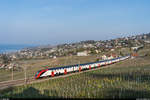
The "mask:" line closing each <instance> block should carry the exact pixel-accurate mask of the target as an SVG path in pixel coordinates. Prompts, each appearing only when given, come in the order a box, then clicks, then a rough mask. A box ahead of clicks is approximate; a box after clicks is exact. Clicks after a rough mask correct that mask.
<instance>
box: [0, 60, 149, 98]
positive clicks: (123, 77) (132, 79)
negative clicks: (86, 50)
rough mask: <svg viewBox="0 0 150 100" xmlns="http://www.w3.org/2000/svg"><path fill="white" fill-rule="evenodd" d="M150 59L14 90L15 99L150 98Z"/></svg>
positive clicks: (5, 93) (6, 92)
mask: <svg viewBox="0 0 150 100" xmlns="http://www.w3.org/2000/svg"><path fill="white" fill-rule="evenodd" d="M149 59H150V57H142V58H135V59H129V60H126V61H122V62H119V63H116V64H113V65H110V66H109V68H105V69H98V70H95V71H90V72H84V73H81V74H78V75H73V76H69V77H66V78H59V79H53V80H48V81H44V82H41V83H34V84H28V85H24V86H18V87H10V88H8V89H5V90H2V91H1V92H0V95H1V97H12V98H150V62H149Z"/></svg>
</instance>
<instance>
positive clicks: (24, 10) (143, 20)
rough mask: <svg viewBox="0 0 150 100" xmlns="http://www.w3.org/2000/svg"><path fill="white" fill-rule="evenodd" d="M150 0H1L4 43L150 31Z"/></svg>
mask: <svg viewBox="0 0 150 100" xmlns="http://www.w3.org/2000/svg"><path fill="white" fill-rule="evenodd" d="M149 5H150V0H0V44H39V45H43V44H44V45H45V44H52V45H55V44H62V43H72V42H79V41H84V40H107V39H113V38H117V37H124V36H131V35H135V34H142V33H148V32H150V28H149V26H150V6H149Z"/></svg>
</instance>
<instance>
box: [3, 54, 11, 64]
mask: <svg viewBox="0 0 150 100" xmlns="http://www.w3.org/2000/svg"><path fill="white" fill-rule="evenodd" d="M10 61H11V58H10V57H8V56H7V55H6V54H3V55H2V62H3V63H4V64H8V63H10Z"/></svg>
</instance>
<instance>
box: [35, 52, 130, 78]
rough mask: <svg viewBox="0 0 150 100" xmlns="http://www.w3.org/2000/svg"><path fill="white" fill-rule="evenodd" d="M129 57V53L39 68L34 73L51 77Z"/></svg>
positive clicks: (37, 75) (37, 76) (42, 76)
mask: <svg viewBox="0 0 150 100" xmlns="http://www.w3.org/2000/svg"><path fill="white" fill-rule="evenodd" d="M129 57H130V55H128V56H124V57H118V58H114V59H109V60H103V61H97V62H91V63H85V64H76V65H69V66H63V67H55V68H49V69H44V70H39V71H38V72H37V73H36V74H35V79H39V78H44V77H53V76H57V75H65V74H68V73H73V72H80V71H84V70H90V69H93V68H98V67H102V66H106V65H109V64H113V63H116V62H119V61H122V60H125V59H128V58H129Z"/></svg>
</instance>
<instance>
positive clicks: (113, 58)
mask: <svg viewBox="0 0 150 100" xmlns="http://www.w3.org/2000/svg"><path fill="white" fill-rule="evenodd" d="M124 57H125V56H124ZM118 58H122V57H118ZM118 58H113V59H108V60H102V61H97V62H89V63H84V64H75V65H68V66H60V67H52V68H48V70H52V69H60V68H68V67H73V66H79V65H88V64H93V63H100V62H105V61H112V60H116V59H118ZM44 70H47V69H44ZM39 71H42V70H39ZM39 71H38V72H39Z"/></svg>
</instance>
